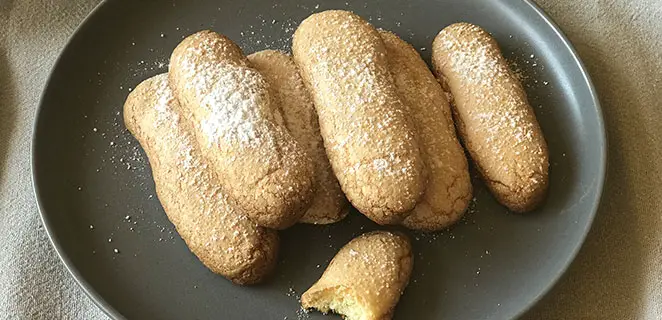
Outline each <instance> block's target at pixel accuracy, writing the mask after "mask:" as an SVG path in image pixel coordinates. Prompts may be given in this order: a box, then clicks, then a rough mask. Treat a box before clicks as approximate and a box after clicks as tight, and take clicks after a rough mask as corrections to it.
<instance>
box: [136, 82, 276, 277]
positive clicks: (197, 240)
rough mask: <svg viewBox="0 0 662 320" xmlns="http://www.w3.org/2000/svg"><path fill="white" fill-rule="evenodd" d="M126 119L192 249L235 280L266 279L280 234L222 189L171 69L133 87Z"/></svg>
mask: <svg viewBox="0 0 662 320" xmlns="http://www.w3.org/2000/svg"><path fill="white" fill-rule="evenodd" d="M124 123H125V124H126V127H127V128H128V129H129V131H131V133H132V134H133V135H134V136H135V137H136V139H137V140H138V142H140V145H141V146H142V147H143V149H144V150H145V152H146V153H147V157H148V159H149V162H150V165H151V168H152V176H153V177H154V184H155V186H156V194H157V196H158V198H159V200H160V201H161V205H162V206H163V209H164V210H165V212H166V214H167V216H168V218H169V219H170V221H172V223H173V224H174V225H175V227H176V228H177V232H178V233H179V235H180V236H181V237H182V239H184V241H185V242H186V244H187V245H188V247H189V249H190V250H191V251H192V252H193V254H195V255H196V256H197V257H198V259H200V261H201V262H202V263H203V264H204V265H205V266H207V267H208V268H209V269H211V270H212V271H213V272H215V273H218V274H220V275H222V276H224V277H226V278H228V279H230V280H231V281H233V282H235V283H238V284H252V283H256V282H259V281H261V280H262V279H264V278H265V277H266V276H267V275H268V274H269V273H270V271H271V270H272V269H273V267H274V265H275V263H276V256H277V253H278V234H277V233H276V231H274V230H270V229H266V228H262V227H259V226H257V225H256V224H255V223H254V222H252V221H251V220H249V219H248V218H247V217H246V216H245V215H244V214H242V213H241V211H240V210H238V209H237V208H236V207H235V205H234V204H232V203H231V202H230V201H229V200H228V199H227V197H226V196H225V194H224V193H223V192H222V191H221V190H220V188H219V181H218V178H217V175H216V173H215V171H214V170H211V168H210V167H208V166H207V163H206V161H205V160H204V158H203V157H202V154H201V152H200V148H199V147H198V145H197V142H196V141H195V138H194V137H193V134H192V130H193V128H192V127H191V126H190V124H189V122H188V121H185V120H184V114H183V112H182V110H181V108H180V106H179V103H178V102H177V100H176V99H175V98H174V96H173V94H172V92H171V90H170V88H169V86H168V76H167V75H165V74H162V75H158V76H156V77H153V78H151V79H148V80H145V81H144V82H143V83H141V84H140V85H138V86H137V87H136V88H135V90H133V92H131V94H130V95H129V97H128V98H127V100H126V103H125V104H124Z"/></svg>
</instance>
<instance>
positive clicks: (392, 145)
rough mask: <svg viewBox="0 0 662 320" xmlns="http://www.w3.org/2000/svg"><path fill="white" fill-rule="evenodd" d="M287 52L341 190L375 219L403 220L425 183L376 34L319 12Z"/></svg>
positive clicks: (355, 19) (348, 17)
mask: <svg viewBox="0 0 662 320" xmlns="http://www.w3.org/2000/svg"><path fill="white" fill-rule="evenodd" d="M292 51H293V54H294V61H295V62H296V63H297V65H298V67H299V71H300V72H301V75H302V77H303V79H304V83H305V84H306V86H307V88H308V89H309V91H310V92H311V94H312V96H313V100H314V103H315V108H316V109H317V114H318V116H319V122H320V129H321V132H322V138H323V139H324V145H325V147H326V153H327V155H328V157H329V160H330V161H331V166H332V167H333V171H334V172H335V174H336V177H337V178H338V181H340V185H341V187H342V189H343V191H344V192H345V194H346V195H347V197H348V198H349V200H350V201H351V202H352V204H353V205H354V206H355V207H356V208H357V209H358V210H359V211H361V212H362V213H363V214H365V215H366V216H367V217H368V218H370V219H372V220H373V221H375V222H377V223H379V224H396V223H400V222H402V220H403V219H404V218H406V217H407V216H408V215H409V214H410V212H411V210H412V209H414V206H415V205H416V203H417V202H418V201H419V199H420V198H421V196H422V195H423V192H424V191H425V186H426V182H427V181H426V178H427V177H426V173H425V165H424V163H423V160H422V157H421V155H420V153H419V147H418V142H417V139H416V138H417V137H416V134H415V130H414V128H413V125H412V124H411V123H409V120H408V118H407V110H406V107H405V106H404V104H403V103H402V101H401V100H400V98H399V96H398V93H397V90H396V87H395V84H394V83H393V79H392V77H391V74H390V72H389V68H388V60H387V58H386V48H384V43H383V42H382V40H381V38H380V37H379V33H378V32H377V30H376V29H375V28H373V27H372V26H371V25H370V24H369V23H368V22H366V21H365V20H363V19H361V18H360V17H359V16H357V15H355V14H353V13H351V12H347V11H340V10H332V11H324V12H321V13H316V14H313V15H311V16H310V17H308V18H307V19H306V20H304V21H303V22H302V23H301V25H300V26H299V27H298V28H297V30H296V32H295V33H294V39H293V44H292Z"/></svg>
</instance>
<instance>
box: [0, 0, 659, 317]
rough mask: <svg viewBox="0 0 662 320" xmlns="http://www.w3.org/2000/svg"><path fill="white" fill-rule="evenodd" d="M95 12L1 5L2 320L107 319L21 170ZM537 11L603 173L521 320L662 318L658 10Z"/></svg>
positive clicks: (601, 6) (650, 3)
mask: <svg viewBox="0 0 662 320" xmlns="http://www.w3.org/2000/svg"><path fill="white" fill-rule="evenodd" d="M97 3H98V0H80V1H77V0H52V1H39V0H24V1H14V0H0V21H3V22H2V23H0V266H1V267H0V310H1V311H0V319H107V317H106V316H105V315H104V314H103V312H101V311H100V310H99V309H98V308H97V307H96V306H95V305H94V304H93V303H92V302H91V300H90V299H89V298H87V297H86V296H85V294H84V293H83V292H82V291H81V290H80V289H79V288H78V287H77V286H76V284H75V282H74V280H73V278H72V277H71V276H70V275H69V274H68V273H67V272H66V270H65V268H64V265H63V264H62V263H61V262H60V261H59V260H58V258H57V256H56V254H55V251H54V250H53V248H52V247H51V245H50V243H49V242H48V238H47V236H46V232H45V231H44V228H43V226H42V224H41V220H40V219H39V214H38V211H37V206H36V202H35V199H34V195H33V193H32V184H31V177H30V161H29V159H30V141H31V135H32V122H33V120H34V116H35V110H36V107H37V104H38V100H39V95H40V93H41V90H42V88H43V86H44V84H45V81H46V78H47V76H48V73H49V71H50V69H51V67H52V66H53V63H54V62H55V58H56V56H57V54H58V53H59V51H60V50H61V49H62V47H63V46H64V45H65V43H66V40H67V38H68V37H69V36H70V35H71V33H72V32H73V30H74V28H75V27H76V26H77V25H78V24H79V23H80V21H81V20H82V19H83V18H84V17H85V16H86V15H87V14H88V13H89V12H90V11H91V10H92V9H93V8H94V6H95V5H96V4H97ZM538 4H540V5H541V6H542V7H543V8H544V9H545V10H546V11H547V12H548V13H549V14H550V15H551V16H552V17H553V18H554V19H555V21H556V22H557V23H558V24H559V25H560V26H561V28H562V29H563V30H564V32H565V33H566V34H567V35H568V37H569V38H570V40H571V41H572V42H573V44H574V45H575V47H576V48H577V50H578V51H579V54H580V56H581V57H582V59H583V60H584V62H585V63H586V66H587V68H588V70H589V72H590V73H591V76H592V78H593V81H594V83H595V85H596V87H597V91H598V93H599V95H600V100H601V102H602V107H603V112H604V115H605V121H606V125H607V131H608V136H609V171H608V175H607V182H606V186H605V191H604V196H603V201H602V204H601V207H600V210H599V213H598V216H597V218H596V221H595V224H594V227H593V229H592V230H591V233H590V234H589V236H588V239H587V241H586V243H585V245H584V247H583V248H582V250H581V252H580V254H579V256H578V257H577V259H576V260H575V262H574V263H573V264H572V266H571V267H570V270H569V271H568V272H567V274H566V275H565V276H564V277H563V278H562V280H561V281H560V282H559V283H558V284H557V285H556V286H555V287H554V289H553V290H552V291H551V292H550V293H549V294H548V295H547V296H545V297H544V298H543V299H542V301H541V302H540V303H538V305H536V306H535V307H534V308H533V309H532V310H531V311H530V312H529V313H527V314H526V315H525V316H524V317H523V318H524V319H662V214H661V212H660V209H662V197H658V195H659V194H662V161H659V160H658V159H662V148H661V147H662V126H660V125H659V124H658V123H659V121H658V119H660V117H661V116H662V71H660V70H662V1H659V0H634V1H633V0H594V1H572V0H538ZM658 87H659V88H658ZM522 285H526V284H525V283H522Z"/></svg>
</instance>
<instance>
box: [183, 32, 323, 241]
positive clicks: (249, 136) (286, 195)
mask: <svg viewBox="0 0 662 320" xmlns="http://www.w3.org/2000/svg"><path fill="white" fill-rule="evenodd" d="M170 85H171V87H172V88H173V90H174V92H175V96H176V97H177V98H178V99H179V102H180V103H181V105H182V107H183V108H184V109H186V110H188V111H189V112H191V114H192V117H193V120H194V122H195V123H196V125H195V129H194V131H195V134H196V138H197V140H198V144H199V145H200V147H201V152H202V153H203V155H204V156H205V157H206V158H207V159H208V161H209V162H210V164H211V165H212V166H213V167H214V168H215V169H216V172H217V174H218V176H219V179H220V181H222V183H223V190H224V191H225V192H226V193H227V194H228V195H229V196H230V197H232V198H233V199H234V200H235V201H236V202H237V204H238V205H239V206H240V207H241V208H242V209H243V211H244V212H246V214H247V215H248V217H249V218H251V219H252V220H253V221H255V222H256V223H257V224H259V225H261V226H264V227H269V228H275V229H283V228H287V227H289V226H291V225H292V224H294V223H296V222H297V221H298V220H299V219H300V218H301V216H302V215H303V214H304V212H305V210H306V209H307V208H308V205H309V204H310V202H311V201H312V198H313V194H314V191H315V190H314V189H315V181H314V171H313V170H314V168H313V164H312V160H311V159H310V157H309V156H308V155H307V154H306V153H305V151H304V149H303V148H302V146H301V145H299V144H298V143H297V142H296V140H295V139H294V138H293V137H292V135H290V133H289V132H288V130H287V128H285V126H283V125H282V124H279V123H278V122H277V121H276V118H275V116H274V111H273V110H274V109H277V108H275V107H274V106H273V105H272V104H274V103H276V101H273V99H271V97H270V94H269V92H268V85H267V83H266V81H265V80H264V77H263V76H262V75H261V74H260V73H259V72H257V71H256V70H255V69H253V68H251V67H250V66H249V64H248V60H247V59H246V57H245V56H244V55H243V53H242V52H241V49H239V47H237V45H236V44H234V43H233V42H232V41H231V40H230V39H228V38H226V37H225V36H223V35H220V34H218V33H215V32H211V31H201V32H198V33H196V34H193V35H191V36H189V37H187V38H186V39H184V40H183V41H182V42H181V43H180V44H179V45H178V46H177V47H176V48H175V51H174V52H173V53H172V57H171V59H170Z"/></svg>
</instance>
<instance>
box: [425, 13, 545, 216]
mask: <svg viewBox="0 0 662 320" xmlns="http://www.w3.org/2000/svg"><path fill="white" fill-rule="evenodd" d="M432 65H433V68H434V71H435V74H436V75H437V77H438V78H439V80H440V82H441V83H442V86H444V87H445V88H447V89H448V90H450V93H451V94H452V97H453V100H454V101H453V103H452V105H453V112H454V117H455V121H456V125H457V128H458V131H459V133H460V135H461V137H462V140H463V142H464V145H465V147H466V148H467V150H468V151H469V153H470V155H471V158H472V159H473V160H474V162H475V164H476V166H477V168H478V170H479V171H480V173H481V175H482V177H483V179H484V180H485V182H486V184H487V186H488V187H489V189H490V190H491V191H492V194H494V196H495V197H496V198H497V200H499V202H501V203H502V204H503V205H505V206H507V207H508V208H509V209H510V210H512V211H515V212H526V211H530V210H533V209H535V208H536V207H537V206H538V205H539V204H540V203H541V202H542V201H543V199H544V197H545V194H546V192H547V188H548V182H549V177H548V170H549V154H548V150H547V143H546V142H545V138H544V137H543V133H542V130H541V129H540V125H539V124H538V121H537V119H536V116H535V113H534V112H533V109H532V108H531V106H530V105H529V102H528V101H527V97H526V93H525V92H524V89H523V88H522V84H521V83H520V81H519V80H518V79H517V78H516V77H515V75H514V74H513V72H512V71H511V70H510V69H509V67H508V63H507V62H506V60H505V59H504V57H503V56H502V55H501V51H500V50H499V46H498V44H497V43H496V41H495V40H494V39H493V38H492V36H490V34H489V33H487V32H486V31H485V30H483V29H481V28H480V27H478V26H475V25H472V24H469V23H456V24H453V25H450V26H448V27H446V28H445V29H443V30H442V31H441V32H440V33H439V34H438V35H437V37H436V38H435V39H434V42H433V44H432Z"/></svg>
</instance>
